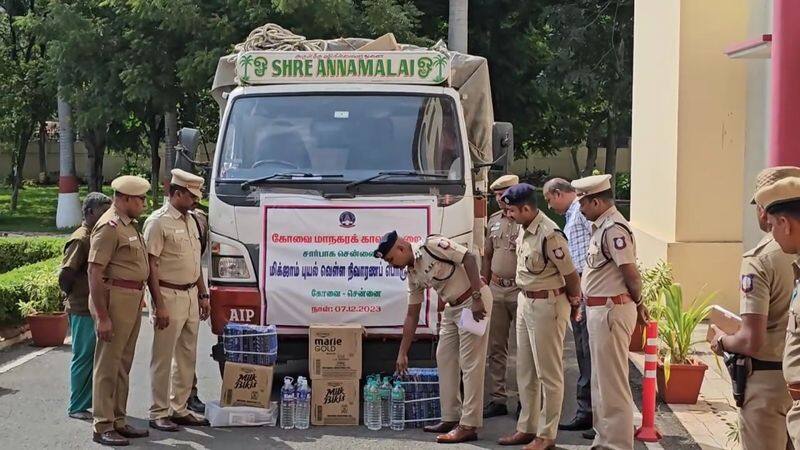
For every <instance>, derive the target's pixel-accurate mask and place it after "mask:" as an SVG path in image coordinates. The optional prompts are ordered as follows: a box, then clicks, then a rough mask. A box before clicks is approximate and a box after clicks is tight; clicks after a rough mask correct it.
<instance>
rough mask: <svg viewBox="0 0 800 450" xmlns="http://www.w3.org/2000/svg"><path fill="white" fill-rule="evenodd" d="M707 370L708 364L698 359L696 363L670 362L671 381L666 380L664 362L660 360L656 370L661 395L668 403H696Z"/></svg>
mask: <svg viewBox="0 0 800 450" xmlns="http://www.w3.org/2000/svg"><path fill="white" fill-rule="evenodd" d="M706 370H708V366H707V365H705V364H703V363H702V362H700V361H697V360H695V362H694V364H670V365H669V381H666V377H665V376H664V364H663V362H662V361H659V362H658V370H657V372H656V381H657V382H658V394H659V396H661V398H662V399H663V400H664V401H665V402H667V403H674V404H682V405H694V404H695V403H697V397H698V396H699V395H700V387H701V386H703V377H705V374H706Z"/></svg>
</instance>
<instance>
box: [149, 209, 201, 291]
mask: <svg viewBox="0 0 800 450" xmlns="http://www.w3.org/2000/svg"><path fill="white" fill-rule="evenodd" d="M144 240H145V243H146V245H147V253H149V254H151V255H153V256H157V257H158V276H159V278H160V280H163V281H166V282H168V283H173V284H190V283H194V282H196V281H197V280H198V278H200V237H199V234H198V232H197V225H196V224H195V223H194V219H192V218H191V217H189V216H188V214H187V215H183V214H181V213H180V211H178V210H177V209H175V207H174V206H172V205H171V204H170V203H167V204H165V205H164V206H162V207H161V208H159V209H157V210H156V211H153V214H151V215H150V217H148V218H147V220H146V221H145V222H144Z"/></svg>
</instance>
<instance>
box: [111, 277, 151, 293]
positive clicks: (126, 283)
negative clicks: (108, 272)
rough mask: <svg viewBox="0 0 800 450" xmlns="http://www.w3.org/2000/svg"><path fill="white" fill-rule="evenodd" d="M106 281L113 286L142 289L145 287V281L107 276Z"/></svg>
mask: <svg viewBox="0 0 800 450" xmlns="http://www.w3.org/2000/svg"><path fill="white" fill-rule="evenodd" d="M106 281H107V282H108V283H109V284H110V285H112V286H116V287H121V288H125V289H134V290H137V291H141V290H142V289H143V288H144V281H133V280H120V279H118V278H106Z"/></svg>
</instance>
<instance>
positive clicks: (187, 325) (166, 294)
mask: <svg viewBox="0 0 800 450" xmlns="http://www.w3.org/2000/svg"><path fill="white" fill-rule="evenodd" d="M160 289H161V298H162V299H163V300H164V305H165V306H166V308H167V311H168V312H169V326H168V327H166V328H164V329H163V330H159V329H158V328H156V329H155V330H154V331H153V351H152V356H151V359H150V392H151V394H152V398H153V404H152V405H151V406H150V419H151V420H155V419H163V418H166V417H170V416H176V417H184V416H186V415H188V414H189V411H188V410H187V409H186V401H187V400H188V399H189V394H190V393H191V391H192V384H193V380H194V371H195V362H196V360H197V335H198V330H199V328H200V306H199V304H198V302H197V287H193V288H191V289H189V290H188V291H181V290H176V289H168V288H164V287H162V288H160ZM170 387H171V388H172V389H171V395H170Z"/></svg>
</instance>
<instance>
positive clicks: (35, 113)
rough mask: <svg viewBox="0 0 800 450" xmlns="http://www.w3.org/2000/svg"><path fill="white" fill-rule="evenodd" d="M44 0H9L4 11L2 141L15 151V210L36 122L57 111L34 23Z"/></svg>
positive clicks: (0, 25) (0, 31)
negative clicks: (47, 86)
mask: <svg viewBox="0 0 800 450" xmlns="http://www.w3.org/2000/svg"><path fill="white" fill-rule="evenodd" d="M40 3H41V2H36V1H34V0H30V1H27V2H23V1H20V0H16V1H6V2H4V3H2V4H1V5H2V11H0V19H2V20H1V21H0V109H1V110H2V111H3V114H2V115H0V144H4V145H5V146H7V147H8V148H9V149H10V153H11V177H10V178H11V180H10V181H11V210H12V211H16V209H17V203H18V201H19V190H20V188H21V187H22V172H23V169H24V167H25V157H26V155H27V152H28V143H29V142H30V140H31V136H32V135H33V131H34V129H35V127H36V125H37V124H38V123H40V122H42V121H45V120H47V119H48V118H49V117H50V115H51V114H52V111H53V106H54V105H53V94H52V92H51V91H50V90H48V89H47V88H46V87H45V85H44V83H43V78H44V73H45V71H46V70H47V67H46V65H45V62H44V58H43V57H44V53H45V51H46V47H45V44H44V42H45V41H44V40H42V39H41V36H39V35H38V34H37V33H36V31H37V30H36V29H35V27H34V26H33V24H34V23H35V21H36V20H37V18H38V17H40V15H41V14H43V7H42V5H41V4H40Z"/></svg>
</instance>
